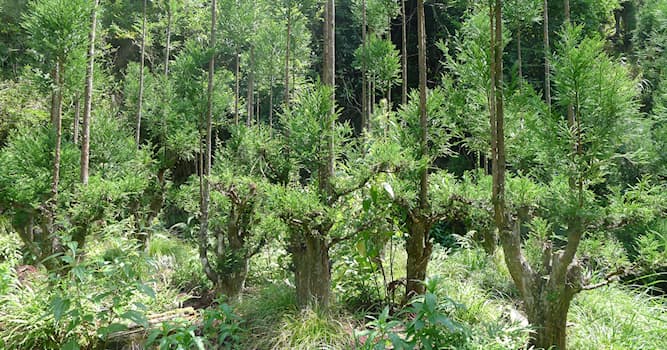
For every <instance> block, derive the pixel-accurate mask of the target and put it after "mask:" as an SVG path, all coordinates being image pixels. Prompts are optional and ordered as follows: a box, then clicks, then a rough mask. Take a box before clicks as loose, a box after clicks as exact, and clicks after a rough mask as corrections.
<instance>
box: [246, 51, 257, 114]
mask: <svg viewBox="0 0 667 350" xmlns="http://www.w3.org/2000/svg"><path fill="white" fill-rule="evenodd" d="M254 70H255V49H254V48H251V49H250V63H249V67H248V93H247V98H246V99H247V101H246V104H247V107H248V108H247V109H248V116H247V118H246V125H247V126H250V125H251V124H252V120H253V115H254V110H255V102H254V97H255V86H254V85H255V72H254Z"/></svg>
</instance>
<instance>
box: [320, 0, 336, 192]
mask: <svg viewBox="0 0 667 350" xmlns="http://www.w3.org/2000/svg"><path fill="white" fill-rule="evenodd" d="M325 6H326V7H325V9H324V16H325V20H324V58H323V69H322V82H323V83H324V85H327V86H329V87H331V97H330V98H331V100H332V104H331V111H329V113H330V115H329V116H328V124H327V125H326V126H325V130H327V134H328V135H327V156H326V161H325V164H323V167H324V168H323V169H320V180H321V181H320V189H321V190H322V195H323V196H324V197H325V198H327V201H328V198H330V197H331V195H332V187H331V186H332V185H331V177H332V176H333V173H334V128H335V123H336V120H335V117H334V115H335V113H336V111H335V108H336V107H335V105H336V93H335V88H336V58H335V52H336V44H335V43H336V38H335V36H336V35H335V29H336V24H335V18H336V10H335V8H336V7H335V1H334V0H327V2H326V4H325Z"/></svg>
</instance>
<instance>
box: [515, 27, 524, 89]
mask: <svg viewBox="0 0 667 350" xmlns="http://www.w3.org/2000/svg"><path fill="white" fill-rule="evenodd" d="M516 52H517V64H518V65H519V86H520V87H521V86H523V58H522V55H521V28H519V29H517V31H516Z"/></svg>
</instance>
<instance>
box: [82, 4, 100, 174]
mask: <svg viewBox="0 0 667 350" xmlns="http://www.w3.org/2000/svg"><path fill="white" fill-rule="evenodd" d="M98 4H99V0H95V3H94V5H93V9H92V12H91V14H90V36H89V38H88V40H89V41H90V42H89V44H88V45H89V46H88V67H87V69H86V92H85V95H86V96H85V97H84V98H85V106H84V110H83V139H82V140H81V182H82V183H83V184H84V185H87V184H88V170H89V169H88V168H89V162H90V115H91V111H92V105H93V73H94V69H95V31H96V27H97V6H98Z"/></svg>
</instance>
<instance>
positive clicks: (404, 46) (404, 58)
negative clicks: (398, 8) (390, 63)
mask: <svg viewBox="0 0 667 350" xmlns="http://www.w3.org/2000/svg"><path fill="white" fill-rule="evenodd" d="M405 2H406V0H401V3H402V10H403V11H402V12H403V16H402V23H401V30H402V32H403V33H402V36H401V51H402V52H401V66H402V68H403V69H402V78H403V85H402V91H401V103H402V104H403V105H406V104H407V103H408V38H407V23H406V21H407V18H406V17H407V14H406V12H405Z"/></svg>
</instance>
